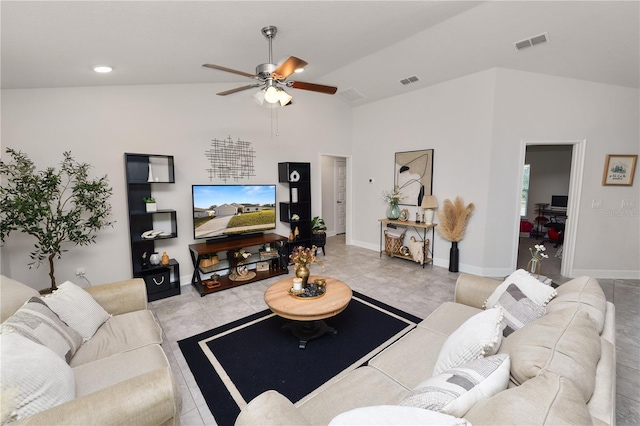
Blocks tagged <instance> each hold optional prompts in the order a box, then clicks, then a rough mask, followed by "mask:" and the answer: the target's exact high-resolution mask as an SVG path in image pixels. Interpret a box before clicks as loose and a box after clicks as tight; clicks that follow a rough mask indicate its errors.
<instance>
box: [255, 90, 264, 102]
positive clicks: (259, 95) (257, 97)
mask: <svg viewBox="0 0 640 426" xmlns="http://www.w3.org/2000/svg"><path fill="white" fill-rule="evenodd" d="M253 98H254V99H255V100H256V102H257V103H258V105H264V89H260V90H258V91H257V92H256V93H255V94H254V95H253Z"/></svg>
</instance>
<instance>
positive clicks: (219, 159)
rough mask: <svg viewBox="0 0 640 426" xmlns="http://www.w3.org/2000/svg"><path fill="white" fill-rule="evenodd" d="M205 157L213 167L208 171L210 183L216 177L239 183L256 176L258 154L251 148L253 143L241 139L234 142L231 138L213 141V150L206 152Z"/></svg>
mask: <svg viewBox="0 0 640 426" xmlns="http://www.w3.org/2000/svg"><path fill="white" fill-rule="evenodd" d="M204 155H205V156H206V157H207V158H208V159H209V162H210V163H211V167H209V168H207V169H206V170H207V172H208V173H209V180H210V181H212V180H213V178H214V177H216V178H218V179H221V180H223V181H224V182H226V181H227V180H229V179H233V180H235V181H238V180H240V179H244V178H248V177H251V176H255V168H254V166H253V159H254V158H256V152H255V151H254V150H253V148H252V147H251V142H247V141H243V140H240V138H238V140H237V141H236V142H234V141H233V140H232V139H231V136H229V137H228V138H226V139H222V140H219V139H213V140H212V141H211V149H208V150H206V151H205V153H204Z"/></svg>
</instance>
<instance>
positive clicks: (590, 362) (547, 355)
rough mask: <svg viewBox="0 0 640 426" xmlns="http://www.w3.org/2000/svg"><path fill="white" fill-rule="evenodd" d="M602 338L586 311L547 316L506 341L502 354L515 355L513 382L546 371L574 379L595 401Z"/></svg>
mask: <svg viewBox="0 0 640 426" xmlns="http://www.w3.org/2000/svg"><path fill="white" fill-rule="evenodd" d="M600 352H601V348H600V336H599V335H598V333H597V332H596V330H595V328H594V327H593V325H592V323H591V320H590V319H589V317H588V315H587V313H586V312H582V311H575V310H573V309H564V310H562V311H558V312H554V313H552V314H547V315H545V316H543V317H542V318H540V319H539V320H536V321H534V322H532V323H531V324H527V325H525V326H524V327H522V328H521V329H520V330H518V331H516V332H514V333H513V334H511V335H510V336H509V337H507V338H505V339H504V341H503V342H502V346H501V347H500V351H499V353H506V354H509V356H511V380H512V381H513V382H514V383H515V384H516V385H522V384H524V383H525V382H527V381H528V380H530V379H532V378H534V377H536V376H538V375H540V374H542V373H543V372H545V371H549V372H552V373H556V374H559V375H562V376H564V377H567V378H568V379H570V380H572V381H573V382H574V383H575V384H576V386H577V388H578V390H579V391H580V393H581V394H582V396H583V398H584V402H586V401H588V400H589V398H591V394H592V393H593V390H594V387H595V376H596V367H597V365H598V361H599V360H600Z"/></svg>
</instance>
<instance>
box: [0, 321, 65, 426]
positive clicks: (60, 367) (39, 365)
mask: <svg viewBox="0 0 640 426" xmlns="http://www.w3.org/2000/svg"><path fill="white" fill-rule="evenodd" d="M0 358H2V369H1V380H0V382H1V383H2V396H3V398H4V397H6V395H7V394H11V393H13V395H14V401H13V403H12V404H11V405H13V411H12V413H11V415H10V418H11V419H12V420H20V419H23V418H25V417H28V416H31V415H33V414H36V413H39V412H41V411H45V410H47V409H49V408H51V407H55V406H56V405H59V404H62V403H64V402H67V401H71V400H72V399H74V398H75V382H74V377H73V372H72V370H71V367H69V365H67V363H66V362H65V361H64V360H63V359H62V358H60V357H59V356H58V355H56V353H55V352H53V351H52V350H51V349H49V348H47V347H46V346H43V345H40V344H38V343H35V342H34V341H32V340H30V339H27V338H26V337H24V336H21V335H19V334H17V333H6V334H5V333H3V334H0ZM16 391H17V395H16ZM5 392H7V393H5ZM4 403H6V401H3V404H4Z"/></svg>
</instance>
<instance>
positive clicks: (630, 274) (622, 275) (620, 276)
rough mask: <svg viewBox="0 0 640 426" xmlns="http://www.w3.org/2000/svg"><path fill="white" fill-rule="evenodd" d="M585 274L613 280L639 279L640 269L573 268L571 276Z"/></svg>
mask: <svg viewBox="0 0 640 426" xmlns="http://www.w3.org/2000/svg"><path fill="white" fill-rule="evenodd" d="M583 275H586V276H588V277H593V278H603V279H604V278H609V279H614V280H638V279H640V271H620V270H610V269H575V268H574V270H573V277H574V278H575V277H581V276H583Z"/></svg>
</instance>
